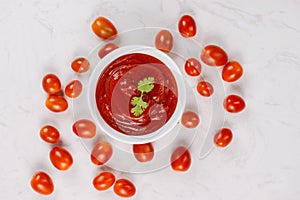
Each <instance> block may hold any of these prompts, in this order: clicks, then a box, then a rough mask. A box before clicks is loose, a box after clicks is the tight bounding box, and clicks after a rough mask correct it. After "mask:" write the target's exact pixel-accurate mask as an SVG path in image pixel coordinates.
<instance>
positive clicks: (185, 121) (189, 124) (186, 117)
mask: <svg viewBox="0 0 300 200" xmlns="http://www.w3.org/2000/svg"><path fill="white" fill-rule="evenodd" d="M199 122H200V119H199V116H198V115H197V114H196V113H194V112H192V111H186V112H184V113H183V114H182V117H181V124H182V125H183V126H185V127H186V128H196V127H197V126H198V124H199Z"/></svg>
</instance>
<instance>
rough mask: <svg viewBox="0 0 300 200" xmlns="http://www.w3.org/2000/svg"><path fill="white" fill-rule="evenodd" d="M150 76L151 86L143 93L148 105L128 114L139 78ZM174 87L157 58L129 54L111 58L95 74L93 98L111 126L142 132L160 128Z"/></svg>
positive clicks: (171, 108)
mask: <svg viewBox="0 0 300 200" xmlns="http://www.w3.org/2000/svg"><path fill="white" fill-rule="evenodd" d="M147 77H153V78H154V88H153V89H152V90H151V91H150V92H148V93H143V96H142V99H143V101H144V102H147V104H148V107H147V108H146V109H144V110H143V112H142V114H140V115H139V116H135V115H133V114H132V112H131V109H132V108H133V106H132V104H131V100H132V98H133V97H139V96H140V95H141V92H140V91H139V90H138V83H139V81H141V80H143V79H144V78H147ZM177 95H178V89H177V84H176V81H175V78H174V76H173V74H172V72H171V71H170V69H169V68H168V67H167V66H166V65H165V64H164V63H163V62H162V61H160V60H158V59H157V58H155V57H153V56H150V55H147V54H142V53H132V54H127V55H123V56H121V57H119V58H117V59H115V60H114V61H112V62H111V63H110V64H109V65H108V66H106V68H105V69H104V70H103V72H102V73H101V75H100V76H99V79H98V83H97V87H96V92H95V97H96V104H97V108H98V111H99V113H100V115H101V116H102V118H103V119H104V121H105V122H106V123H107V124H108V125H109V126H110V127H112V128H113V129H115V130H117V131H119V132H121V133H123V134H126V135H135V136H138V135H145V134H149V133H152V132H154V131H156V130H158V129H159V128H161V127H162V126H163V125H164V124H165V123H166V122H167V121H168V120H169V119H170V118H171V116H172V115H173V113H174V111H175V109H176V106H177V101H178V98H177Z"/></svg>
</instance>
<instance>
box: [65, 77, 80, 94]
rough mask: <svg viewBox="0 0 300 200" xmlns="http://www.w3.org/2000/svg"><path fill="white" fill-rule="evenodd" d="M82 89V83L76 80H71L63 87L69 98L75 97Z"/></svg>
mask: <svg viewBox="0 0 300 200" xmlns="http://www.w3.org/2000/svg"><path fill="white" fill-rule="evenodd" d="M81 91H82V84H81V82H80V81H78V80H74V81H71V82H70V83H69V84H68V85H67V86H66V88H65V94H66V95H67V96H68V97H70V98H76V97H78V96H79V95H80V93H81Z"/></svg>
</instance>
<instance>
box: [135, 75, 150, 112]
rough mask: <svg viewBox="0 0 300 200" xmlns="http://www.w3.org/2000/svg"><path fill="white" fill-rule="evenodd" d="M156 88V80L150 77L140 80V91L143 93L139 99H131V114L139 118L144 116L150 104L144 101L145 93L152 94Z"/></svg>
mask: <svg viewBox="0 0 300 200" xmlns="http://www.w3.org/2000/svg"><path fill="white" fill-rule="evenodd" d="M153 88H154V78H153V77H148V78H144V79H143V80H140V81H139V83H138V90H139V91H140V92H141V95H140V96H139V97H133V98H132V99H131V102H130V103H131V105H132V106H133V108H132V109H131V113H132V114H133V115H134V116H136V117H138V116H140V115H141V114H143V112H144V110H145V109H146V108H147V107H148V103H147V102H145V101H143V94H144V92H146V93H148V92H151V91H152V90H153Z"/></svg>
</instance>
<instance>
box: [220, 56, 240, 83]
mask: <svg viewBox="0 0 300 200" xmlns="http://www.w3.org/2000/svg"><path fill="white" fill-rule="evenodd" d="M242 75H243V68H242V66H241V65H240V63H238V62H237V61H230V62H228V63H227V64H226V65H225V66H224V68H223V70H222V78H223V80H224V81H227V82H234V81H236V80H238V79H239V78H241V76H242Z"/></svg>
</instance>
